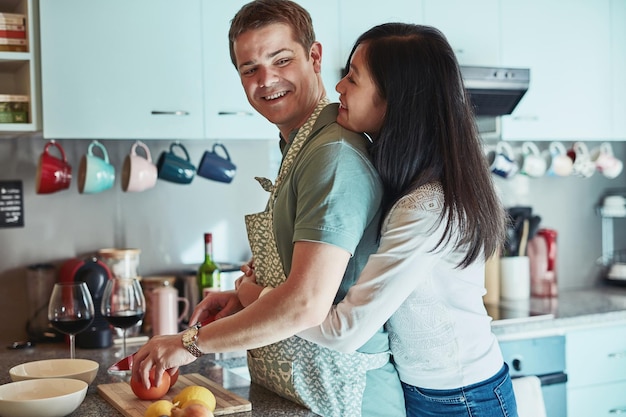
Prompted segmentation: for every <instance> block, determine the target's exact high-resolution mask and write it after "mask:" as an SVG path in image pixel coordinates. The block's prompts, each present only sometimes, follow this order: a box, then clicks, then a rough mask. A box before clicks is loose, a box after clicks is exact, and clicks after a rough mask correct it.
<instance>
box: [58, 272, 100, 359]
mask: <svg viewBox="0 0 626 417" xmlns="http://www.w3.org/2000/svg"><path fill="white" fill-rule="evenodd" d="M94 314H95V313H94V307H93V300H92V298H91V294H90V293H89V288H88V287H87V284H86V283H84V282H57V283H56V284H54V288H53V289H52V294H51V295H50V303H49V304H48V320H50V324H51V325H52V327H54V328H55V329H57V330H58V331H60V332H61V333H65V334H67V335H69V337H70V358H72V359H74V357H75V343H74V336H75V335H76V334H77V333H80V332H82V331H83V330H85V329H87V328H88V327H89V325H90V324H91V322H93V319H94Z"/></svg>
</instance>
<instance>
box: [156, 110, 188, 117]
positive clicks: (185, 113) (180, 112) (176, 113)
mask: <svg viewBox="0 0 626 417" xmlns="http://www.w3.org/2000/svg"><path fill="white" fill-rule="evenodd" d="M151 113H152V114H154V115H156V116H160V115H168V116H189V112H188V111H185V110H175V111H159V110H152V112H151Z"/></svg>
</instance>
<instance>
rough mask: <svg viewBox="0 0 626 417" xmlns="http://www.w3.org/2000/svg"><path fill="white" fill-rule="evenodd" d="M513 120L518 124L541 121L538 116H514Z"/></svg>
mask: <svg viewBox="0 0 626 417" xmlns="http://www.w3.org/2000/svg"><path fill="white" fill-rule="evenodd" d="M513 120H515V121H516V122H536V121H537V120H539V117H538V116H531V115H528V116H513Z"/></svg>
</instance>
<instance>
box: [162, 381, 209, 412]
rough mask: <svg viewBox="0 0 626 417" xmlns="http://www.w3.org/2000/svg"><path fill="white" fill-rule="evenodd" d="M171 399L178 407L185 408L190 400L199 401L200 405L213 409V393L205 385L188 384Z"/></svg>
mask: <svg viewBox="0 0 626 417" xmlns="http://www.w3.org/2000/svg"><path fill="white" fill-rule="evenodd" d="M172 401H173V402H174V403H175V404H176V403H177V404H176V405H178V407H180V408H185V405H187V403H188V402H190V401H200V405H203V406H204V407H206V408H207V409H208V410H209V411H211V412H212V411H214V410H215V395H213V393H212V392H211V391H210V390H209V389H208V388H205V387H201V386H199V385H190V386H188V387H185V388H183V389H182V390H181V391H180V392H179V393H178V395H176V396H175V397H174V398H173V399H172Z"/></svg>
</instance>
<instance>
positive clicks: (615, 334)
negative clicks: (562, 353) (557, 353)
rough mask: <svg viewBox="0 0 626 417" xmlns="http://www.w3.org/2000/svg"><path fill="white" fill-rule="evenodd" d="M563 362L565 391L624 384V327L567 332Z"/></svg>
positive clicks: (625, 367)
mask: <svg viewBox="0 0 626 417" xmlns="http://www.w3.org/2000/svg"><path fill="white" fill-rule="evenodd" d="M566 363H567V374H568V381H567V386H568V389H570V388H580V387H585V386H590V385H594V384H601V383H607V382H615V381H626V326H611V327H604V328H600V329H591V330H582V331H578V332H572V333H568V334H567V342H566Z"/></svg>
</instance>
